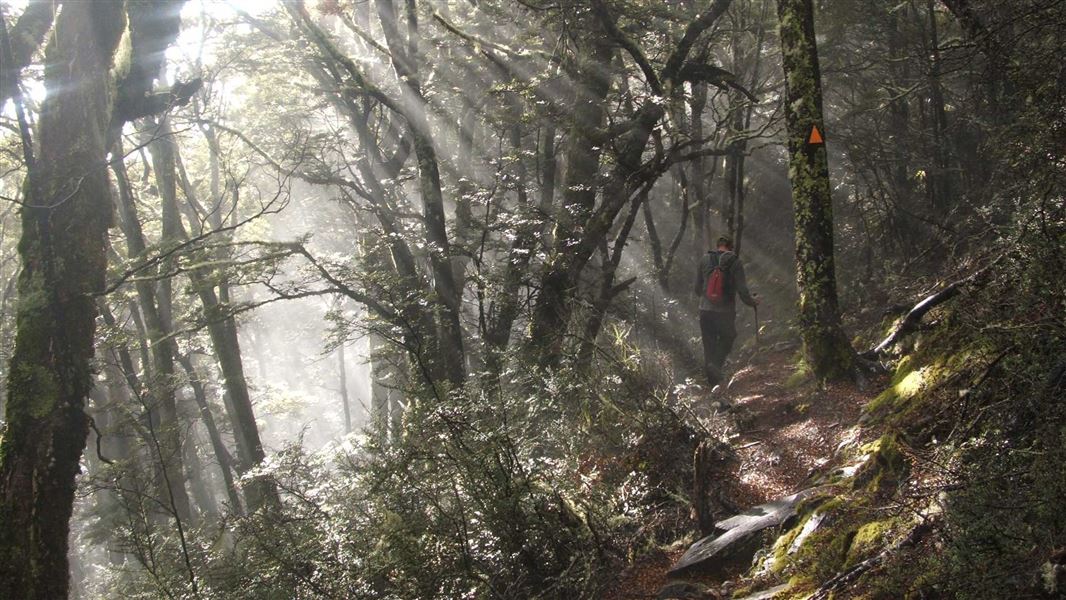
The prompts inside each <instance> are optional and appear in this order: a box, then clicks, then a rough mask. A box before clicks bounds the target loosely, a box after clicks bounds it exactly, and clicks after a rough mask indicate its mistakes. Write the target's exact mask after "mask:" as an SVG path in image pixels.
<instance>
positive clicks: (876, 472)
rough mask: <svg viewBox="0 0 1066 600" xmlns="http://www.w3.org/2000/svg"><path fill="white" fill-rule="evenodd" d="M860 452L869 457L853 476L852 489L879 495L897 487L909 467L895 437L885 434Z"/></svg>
mask: <svg viewBox="0 0 1066 600" xmlns="http://www.w3.org/2000/svg"><path fill="white" fill-rule="evenodd" d="M862 450H863V452H865V453H867V454H870V455H871V456H870V459H869V460H868V461H867V462H866V464H865V465H863V467H862V468H861V469H859V472H858V473H856V474H855V479H854V480H853V481H852V489H855V490H864V491H866V492H868V493H871V494H881V493H884V492H886V491H889V490H891V489H892V488H894V487H896V486H897V485H899V482H900V481H902V480H903V478H904V477H905V476H906V474H907V471H908V469H909V466H910V465H908V463H907V459H906V458H905V457H904V456H903V454H902V453H901V452H900V450H899V441H898V440H897V439H896V436H895V435H893V434H885V435H883V436H881V438H880V439H878V440H876V441H874V442H871V443H869V444H867V445H865V446H863V448H862Z"/></svg>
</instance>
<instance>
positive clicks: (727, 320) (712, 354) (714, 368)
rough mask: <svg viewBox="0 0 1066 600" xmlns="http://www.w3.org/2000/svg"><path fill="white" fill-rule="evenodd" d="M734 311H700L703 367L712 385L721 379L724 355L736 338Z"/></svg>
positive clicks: (727, 353)
mask: <svg viewBox="0 0 1066 600" xmlns="http://www.w3.org/2000/svg"><path fill="white" fill-rule="evenodd" d="M735 321H736V313H734V312H733V311H714V310H701V311H700V333H701V334H702V335H703V369H704V372H706V374H707V382H708V383H710V384H711V385H712V386H713V385H716V384H718V383H719V382H721V381H722V366H723V365H725V357H727V356H729V351H730V350H732V349H733V341H734V340H736V339H737V326H736V322H735Z"/></svg>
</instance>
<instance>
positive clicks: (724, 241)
mask: <svg viewBox="0 0 1066 600" xmlns="http://www.w3.org/2000/svg"><path fill="white" fill-rule="evenodd" d="M718 249H719V250H732V249H733V240H731V239H729V238H727V237H726V236H724V235H723V236H722V237H720V238H718Z"/></svg>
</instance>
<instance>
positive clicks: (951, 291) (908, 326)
mask: <svg viewBox="0 0 1066 600" xmlns="http://www.w3.org/2000/svg"><path fill="white" fill-rule="evenodd" d="M998 262H999V260H998V259H997V260H996V261H993V262H991V263H989V264H987V265H985V266H984V267H981V268H980V269H978V270H977V271H974V272H973V273H971V274H970V275H968V276H966V277H964V278H962V279H960V280H958V281H955V282H952V283H949V284H948V285H946V286H944V287H942V288H940V289H939V290H937V291H936V292H933V293H932V294H931V295H929V296H926V297H925V298H924V299H923V300H922V301H921V302H919V303H917V304H915V305H914V306H913V307H912V308H911V309H910V310H909V311H907V315H906V316H905V317H903V320H902V321H900V322H899V325H896V328H895V329H893V330H892V332H891V333H889V334H888V336H887V337H885V339H883V340H881V343H879V344H877V345H876V346H874V347H873V348H870V349H869V350H867V351H866V352H863V353H862V354H861V355H860V356H862V358H865V359H868V360H873V359H876V358H878V357H879V356H881V355H882V354H884V353H885V352H886V351H888V349H889V348H891V347H892V346H895V345H896V344H897V343H898V342H899V341H900V340H902V339H903V338H905V337H906V336H908V335H910V334H911V333H914V332H915V331H917V330H918V326H919V325H921V322H922V318H923V317H925V315H926V313H928V312H929V311H931V310H933V309H934V308H936V307H937V306H940V305H941V304H943V303H945V302H947V301H948V300H951V299H952V298H954V297H955V296H958V295H959V294H961V293H962V290H963V288H964V287H966V286H967V285H970V284H972V283H974V282H976V281H978V280H979V279H980V278H981V276H982V275H984V274H985V273H987V272H988V271H989V270H990V269H991V268H992V267H994V266H995V265H996V263H998Z"/></svg>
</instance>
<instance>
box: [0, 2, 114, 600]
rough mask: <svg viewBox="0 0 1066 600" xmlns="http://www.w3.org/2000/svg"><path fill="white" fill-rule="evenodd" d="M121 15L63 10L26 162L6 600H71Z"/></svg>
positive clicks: (11, 377) (79, 6)
mask: <svg viewBox="0 0 1066 600" xmlns="http://www.w3.org/2000/svg"><path fill="white" fill-rule="evenodd" d="M123 4H124V3H122V2H118V1H102V0H98V1H95V2H69V3H65V4H64V5H63V10H62V11H61V12H60V13H59V15H58V17H57V23H56V27H55V29H54V31H53V34H52V38H51V40H50V42H49V45H48V49H47V51H46V57H47V59H46V64H47V65H48V68H46V69H45V89H46V90H47V94H48V95H47V97H46V99H45V103H44V106H43V107H42V112H41V115H40V119H39V128H38V134H39V145H38V148H39V149H40V155H39V156H38V157H37V159H36V160H34V158H33V157H32V156H31V155H30V154H29V152H27V156H26V158H27V159H28V160H27V173H28V177H27V179H28V182H27V185H26V189H27V194H26V201H27V202H26V206H25V207H24V210H23V216H22V238H21V240H20V242H19V255H20V258H21V259H22V273H21V274H20V275H19V283H18V290H19V296H18V308H17V314H18V326H17V333H16V337H15V350H14V354H13V355H12V357H11V364H10V371H9V372H8V398H7V405H6V411H5V420H6V422H7V429H6V431H5V432H4V436H3V441H2V442H0V597H3V598H20V599H27V600H33V599H55V598H65V597H66V595H67V590H68V585H69V581H68V572H67V570H68V563H67V537H68V533H69V524H70V517H71V513H72V510H73V504H74V489H75V483H74V477H75V476H76V475H77V473H78V471H79V461H80V459H81V453H82V450H83V449H84V447H85V440H86V437H87V435H88V430H89V422H88V418H87V416H86V414H85V398H86V397H87V396H88V394H89V390H90V388H91V387H92V368H91V366H90V361H91V360H92V357H93V341H94V333H95V330H96V327H95V324H96V307H95V304H94V299H93V298H94V294H96V293H98V292H100V291H101V290H102V289H103V287H104V275H105V272H106V269H107V251H106V243H107V230H108V228H109V227H110V225H111V189H110V186H109V184H108V177H107V169H106V166H105V165H106V163H105V159H106V155H107V128H108V124H109V123H110V120H111V112H112V109H113V97H112V95H111V80H110V75H109V69H110V66H111V62H112V57H113V55H114V51H115V47H116V46H117V44H118V40H119V38H120V36H121V34H122V31H123V27H124V23H125V15H124V14H123ZM5 37H6V36H5ZM23 123H24V122H23ZM23 134H24V138H23V139H24V141H28V136H29V132H28V131H23Z"/></svg>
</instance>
